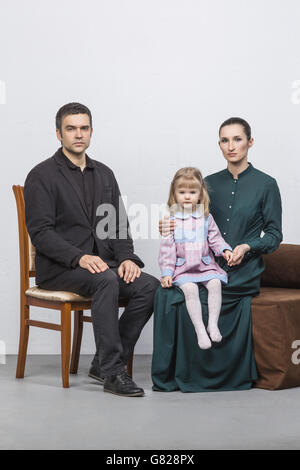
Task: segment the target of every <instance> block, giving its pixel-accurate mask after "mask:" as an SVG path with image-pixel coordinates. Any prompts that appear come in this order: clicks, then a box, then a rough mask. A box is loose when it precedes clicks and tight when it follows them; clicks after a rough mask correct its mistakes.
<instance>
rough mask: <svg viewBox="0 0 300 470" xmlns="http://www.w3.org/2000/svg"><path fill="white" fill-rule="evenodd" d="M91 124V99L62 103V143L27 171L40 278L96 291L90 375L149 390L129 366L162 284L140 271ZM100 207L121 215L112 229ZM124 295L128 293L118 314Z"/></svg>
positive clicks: (121, 391) (122, 390) (116, 388)
mask: <svg viewBox="0 0 300 470" xmlns="http://www.w3.org/2000/svg"><path fill="white" fill-rule="evenodd" d="M92 131H93V129H92V116H91V112H90V110H89V109H88V108H87V107H86V106H84V105H81V104H79V103H70V104H66V105H65V106H63V107H62V108H60V109H59V111H58V113H57V115H56V133H57V137H58V140H59V141H60V142H61V145H62V146H61V148H59V150H58V151H57V152H56V153H55V154H54V155H53V156H52V157H51V158H48V159H47V160H45V161H43V162H41V163H40V164H38V165H37V166H36V167H35V168H33V170H31V171H30V173H29V175H28V176H27V179H26V182H25V186H24V196H25V211H26V212H25V213H26V225H27V228H28V232H29V235H30V237H31V240H32V243H33V245H34V246H35V248H36V282H37V284H38V285H39V287H41V288H43V289H49V290H62V291H63V290H65V291H70V292H75V293H78V294H80V295H83V296H86V297H92V311H91V313H92V320H93V329H94V335H95V342H96V354H95V357H94V360H93V362H92V366H91V368H90V371H89V375H90V376H92V377H93V378H95V379H97V380H98V381H99V382H100V383H103V386H104V391H105V392H110V393H114V394H117V395H123V396H143V395H144V391H143V389H142V388H140V387H138V386H137V385H136V384H135V383H134V382H133V381H132V380H131V378H130V377H129V376H128V374H127V373H126V371H125V365H126V363H127V361H128V359H129V357H130V355H131V353H132V352H133V349H134V346H135V344H136V342H137V340H138V338H139V336H140V333H141V330H142V328H143V326H144V325H145V323H146V322H147V321H148V319H149V318H150V316H151V314H152V312H153V298H154V293H155V291H156V288H157V286H158V284H159V283H158V280H157V279H155V278H154V277H153V276H151V275H149V274H146V273H143V272H141V268H142V267H143V266H144V264H143V262H142V261H141V260H140V258H139V257H138V256H137V255H136V254H134V251H133V243H132V239H131V237H130V234H129V224H128V220H127V216H126V213H125V209H124V206H123V204H122V200H121V198H120V191H119V188H118V184H117V181H116V179H115V177H114V174H113V172H112V171H111V170H110V169H109V168H108V167H107V166H106V165H104V164H103V163H100V162H98V161H95V160H92V159H91V158H89V157H88V155H87V154H86V153H85V151H86V149H87V148H88V147H89V144H90V139H91V136H92ZM101 207H102V208H103V207H104V208H112V209H114V211H115V214H116V217H115V219H114V217H113V216H111V217H110V218H109V219H108V221H109V223H108V225H109V227H108V231H107V230H106V231H104V230H103V226H101V221H102V222H103V221H104V222H105V216H106V215H107V213H106V212H105V210H102V209H101ZM104 226H105V224H104ZM101 227H102V229H101ZM119 296H122V297H126V298H127V299H129V303H128V305H127V307H126V309H125V311H124V313H123V314H122V316H121V318H120V320H119V318H118V311H119V309H118V299H119Z"/></svg>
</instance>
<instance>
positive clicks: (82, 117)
mask: <svg viewBox="0 0 300 470" xmlns="http://www.w3.org/2000/svg"><path fill="white" fill-rule="evenodd" d="M92 132H93V129H92V128H91V124H90V118H89V116H88V115H87V114H69V115H68V116H65V117H64V118H63V120H62V125H61V131H60V130H59V129H56V135H57V138H58V140H60V142H61V143H62V146H63V147H64V148H65V149H66V150H68V151H69V152H70V153H72V154H74V155H80V154H82V153H84V152H85V150H86V149H87V148H88V147H89V145H90V141H91V136H92Z"/></svg>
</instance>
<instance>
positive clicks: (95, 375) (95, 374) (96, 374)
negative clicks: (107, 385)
mask: <svg viewBox="0 0 300 470" xmlns="http://www.w3.org/2000/svg"><path fill="white" fill-rule="evenodd" d="M88 376H89V377H92V379H95V380H98V382H100V384H101V385H103V383H104V377H101V376H100V371H99V368H98V367H95V366H91V367H90V370H89V373H88Z"/></svg>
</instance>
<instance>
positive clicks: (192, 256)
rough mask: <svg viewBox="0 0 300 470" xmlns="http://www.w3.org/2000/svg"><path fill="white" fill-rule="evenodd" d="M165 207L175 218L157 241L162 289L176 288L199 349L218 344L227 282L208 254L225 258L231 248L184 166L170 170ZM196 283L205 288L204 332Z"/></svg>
mask: <svg viewBox="0 0 300 470" xmlns="http://www.w3.org/2000/svg"><path fill="white" fill-rule="evenodd" d="M168 206H169V208H170V213H171V217H170V218H171V219H175V220H176V227H175V231H174V232H172V233H170V234H169V235H167V236H166V237H164V236H163V238H162V241H161V245H160V252H159V265H160V268H161V275H162V278H161V285H162V287H164V288H166V287H171V286H172V285H175V286H178V287H180V289H182V291H183V293H184V296H185V302H186V308H187V311H188V313H189V316H190V318H191V321H192V323H193V325H194V327H195V330H196V334H197V338H198V345H199V347H200V348H201V349H208V348H210V347H211V341H214V342H220V341H221V339H222V336H221V333H220V331H219V328H218V319H219V315H220V310H221V303H222V289H221V282H223V283H224V284H226V283H227V274H226V273H225V271H223V269H221V268H220V267H219V265H218V264H217V263H216V261H215V259H214V257H213V253H214V254H215V256H223V257H224V258H225V259H226V260H227V262H230V260H231V252H232V249H231V247H230V246H229V245H228V244H227V243H226V242H225V240H224V239H223V238H222V236H221V233H220V231H219V229H218V227H217V225H216V223H215V221H214V219H213V217H212V215H211V214H210V213H209V196H208V193H207V189H206V185H205V182H204V181H203V178H202V175H201V173H200V171H199V170H198V169H197V168H191V167H187V168H182V169H180V170H178V171H177V172H176V174H175V176H174V178H173V181H172V183H171V188H170V194H169V200H168ZM212 252H213V253H212ZM198 283H201V284H203V285H204V286H205V287H206V289H207V291H208V310H209V319H208V327H207V331H206V329H205V326H204V323H203V321H202V309H201V303H200V299H199V290H198ZM207 332H208V333H209V336H210V338H209V336H208V334H207Z"/></svg>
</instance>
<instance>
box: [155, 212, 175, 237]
mask: <svg viewBox="0 0 300 470" xmlns="http://www.w3.org/2000/svg"><path fill="white" fill-rule="evenodd" d="M175 225H176V222H175V220H173V219H172V220H171V219H170V217H169V216H168V215H165V216H164V218H163V219H162V220H160V221H159V233H160V234H161V235H162V236H163V237H167V236H168V235H170V233H171V232H174V230H175Z"/></svg>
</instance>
